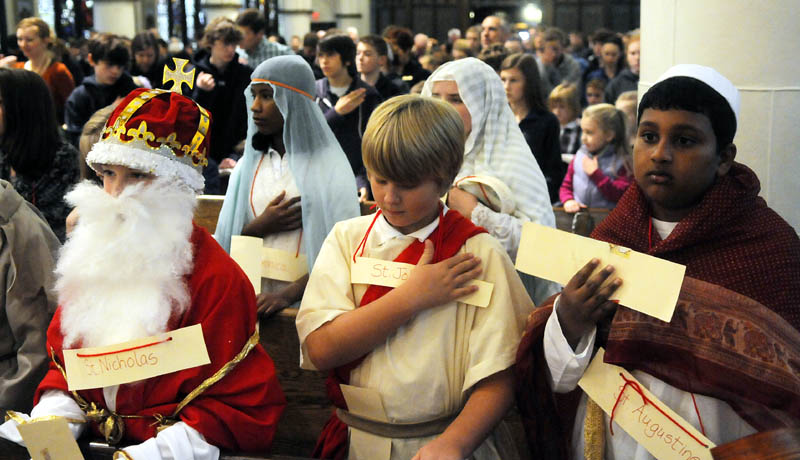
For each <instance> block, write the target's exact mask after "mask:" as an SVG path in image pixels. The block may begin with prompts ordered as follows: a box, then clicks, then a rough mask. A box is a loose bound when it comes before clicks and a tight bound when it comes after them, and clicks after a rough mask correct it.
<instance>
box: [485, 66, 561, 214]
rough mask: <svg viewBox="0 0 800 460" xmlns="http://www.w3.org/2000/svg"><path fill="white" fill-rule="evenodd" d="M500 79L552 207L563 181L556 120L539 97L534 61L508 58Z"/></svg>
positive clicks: (537, 73) (537, 71)
mask: <svg viewBox="0 0 800 460" xmlns="http://www.w3.org/2000/svg"><path fill="white" fill-rule="evenodd" d="M500 79H501V80H502V81H503V86H504V87H505V90H506V97H508V103H509V105H510V106H511V111H512V112H513V113H514V117H515V118H516V120H517V122H518V123H519V129H520V130H521V131H522V135H523V136H525V141H526V142H527V143H528V147H530V148H531V152H533V156H534V157H535V158H536V162H537V163H539V167H540V168H541V169H542V174H544V179H545V180H546V181H547V191H548V192H549V194H550V202H551V203H555V202H556V201H558V187H559V185H560V183H561V180H562V179H563V178H564V162H562V161H561V145H560V144H559V135H560V129H559V124H558V118H556V116H555V115H553V113H552V112H550V111H549V110H547V105H546V104H545V101H544V97H543V96H542V93H541V90H540V88H541V80H540V78H539V69H538V66H537V65H536V59H534V58H533V56H531V55H529V54H523V53H515V54H512V55H511V56H509V57H507V58H506V59H505V60H504V61H503V63H502V64H501V66H500Z"/></svg>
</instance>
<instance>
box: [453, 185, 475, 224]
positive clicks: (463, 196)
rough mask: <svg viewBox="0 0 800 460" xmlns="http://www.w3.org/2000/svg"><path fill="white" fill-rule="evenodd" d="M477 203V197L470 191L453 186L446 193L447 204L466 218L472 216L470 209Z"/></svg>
mask: <svg viewBox="0 0 800 460" xmlns="http://www.w3.org/2000/svg"><path fill="white" fill-rule="evenodd" d="M477 205H478V199H477V198H475V197H474V196H473V195H472V194H471V193H468V192H465V191H463V190H461V189H460V188H456V187H453V188H451V189H450V191H449V192H448V193H447V206H449V207H450V208H452V209H455V210H456V211H458V212H460V213H461V215H462V216H464V217H466V218H467V219H471V218H472V210H473V209H475V206H477Z"/></svg>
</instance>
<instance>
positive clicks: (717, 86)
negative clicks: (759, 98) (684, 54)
mask: <svg viewBox="0 0 800 460" xmlns="http://www.w3.org/2000/svg"><path fill="white" fill-rule="evenodd" d="M673 77H691V78H694V79H696V80H700V81H702V82H703V83H705V84H707V85H708V86H710V87H711V88H712V89H713V90H714V91H716V92H717V93H719V95H720V96H722V97H724V98H725V100H726V101H728V105H730V107H731V110H733V114H734V116H736V126H739V106H740V105H741V98H740V97H739V90H738V89H736V87H735V86H734V85H733V83H731V81H730V80H728V79H727V78H725V77H724V76H723V75H722V74H721V73H719V72H717V71H716V70H714V69H712V68H711V67H706V66H702V65H697V64H678V65H675V66H672V67H670V68H669V69H668V70H667V71H666V72H664V73H663V74H661V76H660V77H658V81H656V83H659V82H662V81H664V80H667V79H669V78H673ZM654 86H655V85H654Z"/></svg>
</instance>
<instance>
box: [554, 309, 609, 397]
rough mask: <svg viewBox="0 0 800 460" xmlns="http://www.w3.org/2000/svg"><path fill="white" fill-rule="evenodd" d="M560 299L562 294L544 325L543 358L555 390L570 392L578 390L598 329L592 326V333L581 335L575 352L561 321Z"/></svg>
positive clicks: (590, 356)
mask: <svg viewBox="0 0 800 460" xmlns="http://www.w3.org/2000/svg"><path fill="white" fill-rule="evenodd" d="M560 299H561V296H559V297H557V298H556V301H555V303H554V304H553V312H552V313H551V314H550V318H548V320H547V324H546V325H545V328H544V357H545V360H546V361H547V367H548V368H549V369H550V378H551V382H550V383H551V385H552V388H553V391H554V392H556V393H567V392H570V391H572V390H574V389H575V387H576V386H577V385H578V380H580V379H581V377H582V376H583V373H584V371H586V368H587V367H588V366H589V363H590V362H591V360H592V351H593V350H594V341H595V338H596V336H597V328H596V327H595V328H592V330H591V332H589V333H587V334H586V335H584V336H583V337H581V340H580V342H578V346H577V347H576V349H575V350H574V351H573V350H572V347H571V346H570V345H569V342H567V339H566V337H564V332H563V331H562V330H561V324H560V323H559V322H558V315H557V314H556V310H557V308H558V301H559V300H560Z"/></svg>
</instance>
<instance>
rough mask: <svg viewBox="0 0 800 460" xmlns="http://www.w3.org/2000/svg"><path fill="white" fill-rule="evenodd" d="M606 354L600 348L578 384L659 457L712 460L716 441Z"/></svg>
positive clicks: (622, 426)
mask: <svg viewBox="0 0 800 460" xmlns="http://www.w3.org/2000/svg"><path fill="white" fill-rule="evenodd" d="M604 355H605V350H603V349H602V348H601V349H600V350H598V352H597V355H596V356H595V357H594V359H593V360H592V362H591V364H589V367H588V368H587V369H586V372H585V373H584V374H583V377H582V378H581V380H580V381H579V382H578V385H580V387H581V388H583V391H584V392H586V394H587V395H588V396H589V397H590V398H592V400H594V402H596V403H597V405H598V406H600V407H601V408H602V409H603V411H604V412H605V413H606V414H609V416H611V415H612V412H613V421H614V422H615V423H616V424H617V425H618V426H619V427H620V428H622V429H623V430H625V432H626V433H628V434H629V435H630V436H631V437H632V438H633V439H635V440H636V442H638V443H639V444H641V445H642V447H644V448H645V449H647V451H648V452H650V454H651V455H653V456H654V457H655V458H657V459H658V460H673V459H675V460H678V459H680V460H712V456H711V448H713V447H715V445H714V443H712V442H711V441H710V440H709V439H708V438H706V437H705V436H703V434H702V433H701V432H699V431H698V430H697V429H695V427H693V426H692V425H691V424H690V423H689V422H687V421H686V420H684V419H683V418H682V417H681V416H679V415H678V414H676V413H675V412H674V411H673V410H672V409H670V408H669V407H667V406H666V405H665V404H664V403H662V402H661V401H659V400H658V399H657V398H656V397H655V396H653V394H652V393H650V391H648V390H647V388H645V387H644V386H642V385H641V384H640V383H639V382H638V381H637V380H636V379H635V378H634V377H633V376H632V375H631V374H630V373H629V372H628V371H626V370H625V369H623V368H621V367H619V366H615V365H613V364H607V363H604V362H603V356H604Z"/></svg>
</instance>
